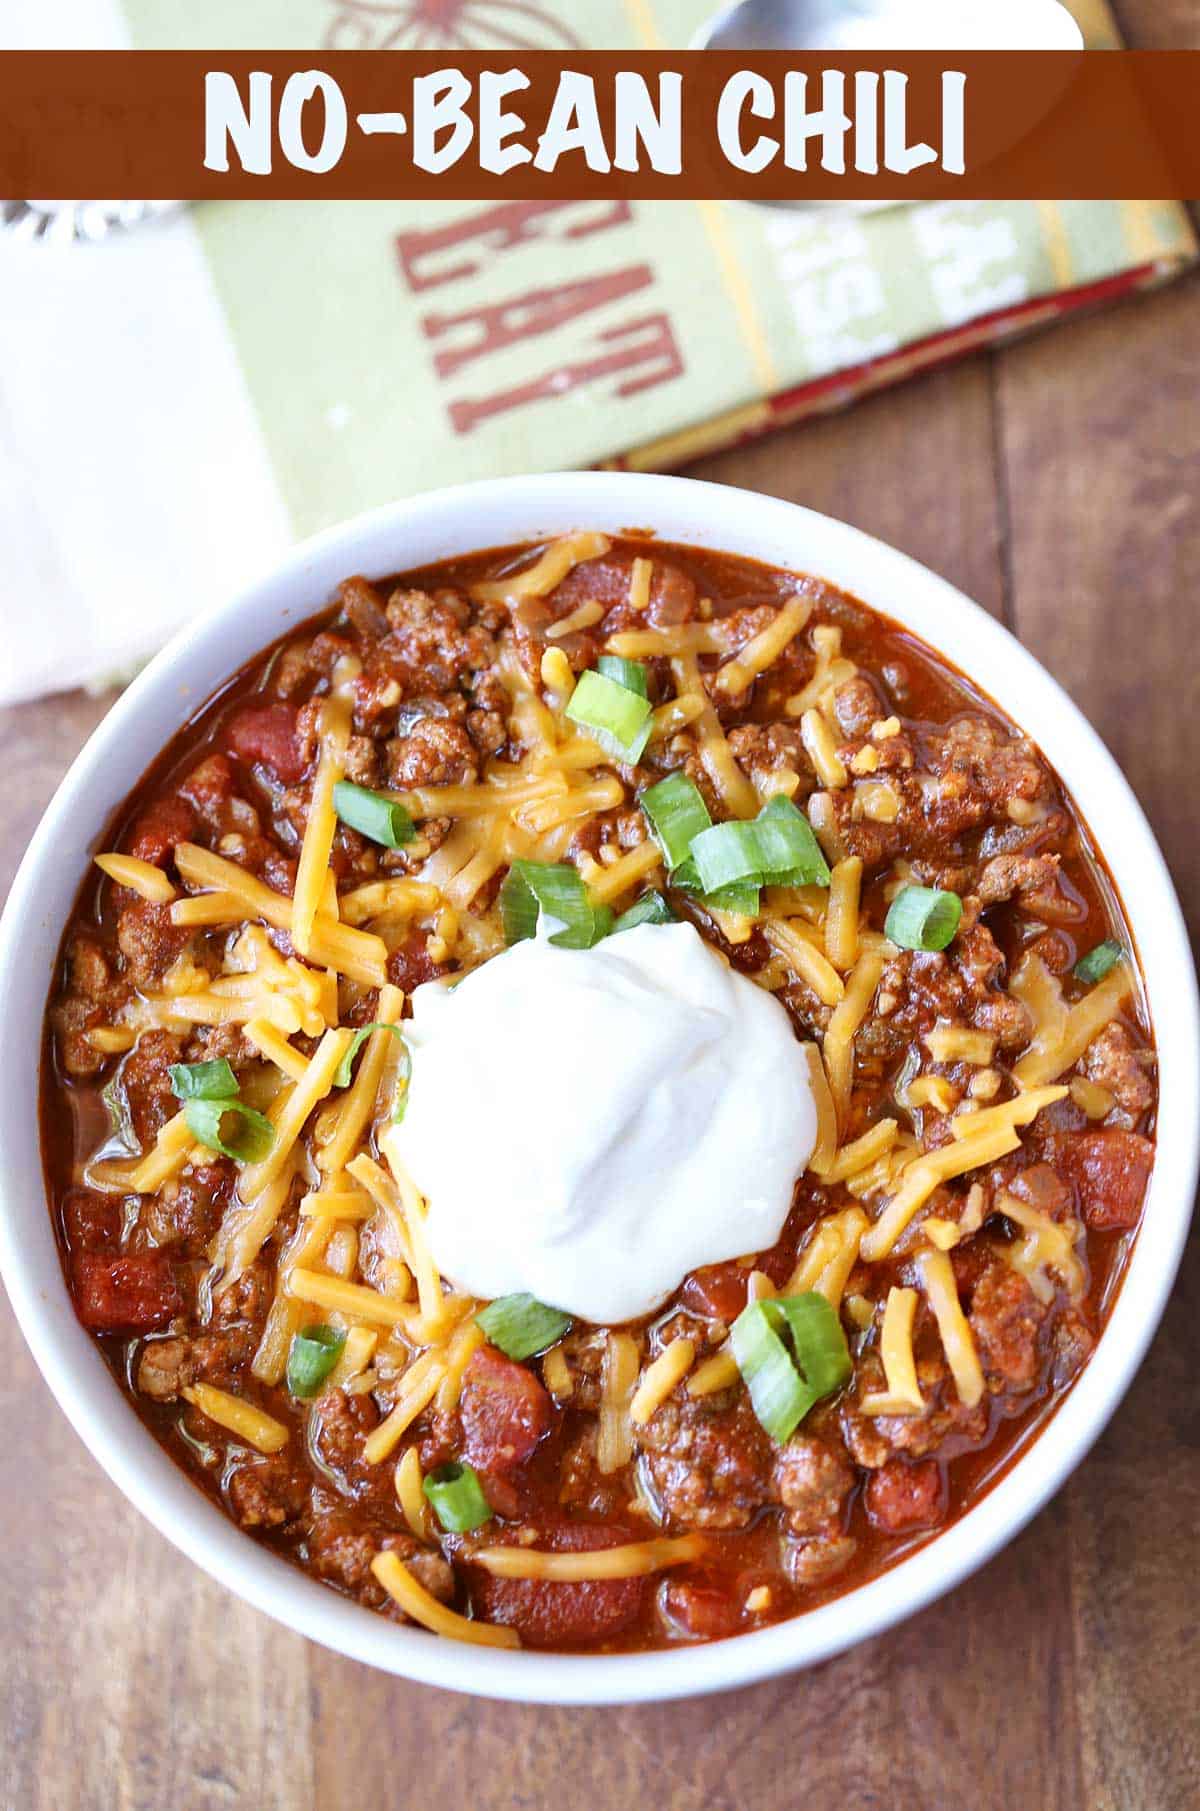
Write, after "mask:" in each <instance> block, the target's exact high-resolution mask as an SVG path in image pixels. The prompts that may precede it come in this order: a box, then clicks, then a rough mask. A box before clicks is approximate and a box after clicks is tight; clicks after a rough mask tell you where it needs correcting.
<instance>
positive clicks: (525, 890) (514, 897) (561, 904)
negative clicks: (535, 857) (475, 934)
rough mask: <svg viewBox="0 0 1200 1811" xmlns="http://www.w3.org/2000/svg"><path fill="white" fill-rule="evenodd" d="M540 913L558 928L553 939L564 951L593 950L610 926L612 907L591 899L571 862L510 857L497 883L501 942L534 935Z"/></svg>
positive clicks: (510, 942) (518, 939) (517, 940)
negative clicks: (599, 904) (511, 861)
mask: <svg viewBox="0 0 1200 1811" xmlns="http://www.w3.org/2000/svg"><path fill="white" fill-rule="evenodd" d="M543 913H545V915H546V917H547V919H552V920H553V921H554V923H555V924H556V925H557V927H558V928H557V929H556V930H554V931H553V932H552V934H551V937H550V941H551V943H554V944H557V945H558V947H559V948H560V949H564V950H588V949H591V947H592V945H593V944H594V943H599V941H600V939H601V937H606V936H607V935H608V933H609V931H610V930H611V929H612V925H613V914H612V909H611V907H609V906H594V905H593V904H592V902H591V900H590V899H589V898H588V895H587V888H586V887H585V886H584V884H583V881H582V880H581V879H580V876H579V870H578V869H577V868H573V867H572V866H571V864H570V862H545V861H515V862H513V864H512V866H511V867H510V868H509V870H508V873H507V874H506V875H505V877H504V884H503V886H502V887H501V888H500V917H501V919H502V921H503V924H504V939H505V942H506V943H509V944H513V943H520V942H522V941H523V940H524V939H525V938H526V937H534V936H536V935H537V927H538V920H539V918H540V917H541V916H542V914H543Z"/></svg>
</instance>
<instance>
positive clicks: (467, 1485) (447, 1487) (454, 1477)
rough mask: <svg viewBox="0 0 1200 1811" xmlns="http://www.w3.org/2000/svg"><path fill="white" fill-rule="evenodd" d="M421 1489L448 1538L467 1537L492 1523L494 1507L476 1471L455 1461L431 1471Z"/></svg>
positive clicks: (463, 1463)
mask: <svg viewBox="0 0 1200 1811" xmlns="http://www.w3.org/2000/svg"><path fill="white" fill-rule="evenodd" d="M421 1489H422V1490H423V1491H424V1492H425V1495H426V1496H427V1497H428V1498H429V1501H430V1502H431V1503H432V1505H433V1509H434V1513H435V1515H436V1516H437V1519H438V1521H439V1522H440V1523H441V1524H442V1527H443V1528H444V1529H445V1530H446V1533H447V1534H468V1533H469V1532H470V1530H471V1529H472V1528H482V1527H483V1524H484V1523H485V1522H490V1521H491V1519H492V1510H491V1505H490V1504H489V1502H488V1500H487V1498H486V1497H485V1496H484V1494H483V1486H482V1484H481V1483H480V1482H479V1475H478V1473H477V1472H476V1471H475V1468H474V1467H473V1466H471V1465H467V1464H466V1463H465V1462H460V1461H459V1460H457V1459H452V1460H451V1461H450V1463H449V1464H448V1465H439V1466H438V1468H437V1470H436V1471H431V1472H430V1474H429V1476H428V1477H427V1478H426V1479H425V1481H424V1482H423V1484H422V1485H421Z"/></svg>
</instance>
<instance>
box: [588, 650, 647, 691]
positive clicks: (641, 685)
mask: <svg viewBox="0 0 1200 1811" xmlns="http://www.w3.org/2000/svg"><path fill="white" fill-rule="evenodd" d="M596 671H597V672H598V673H599V674H600V675H601V677H602V678H604V679H612V680H615V681H616V683H617V684H618V685H623V686H624V687H625V689H626V691H628V692H636V693H637V695H638V697H639V698H648V697H649V696H650V675H649V673H647V671H646V669H645V667H644V666H643V665H642V663H641V661H640V660H626V659H625V657H624V655H622V654H601V656H600V658H599V660H598V661H597V662H596Z"/></svg>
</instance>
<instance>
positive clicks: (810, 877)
mask: <svg viewBox="0 0 1200 1811" xmlns="http://www.w3.org/2000/svg"><path fill="white" fill-rule="evenodd" d="M754 822H755V825H756V827H757V829H758V834H759V841H760V847H761V849H762V854H763V875H764V877H765V879H766V880H767V881H768V882H769V883H770V884H771V885H772V886H776V887H813V886H816V887H827V886H828V885H829V863H828V862H827V861H826V860H825V856H824V854H823V853H822V850H821V845H820V843H819V842H818V841H817V837H816V832H815V831H814V829H813V827H812V825H811V824H810V823H809V821H808V819H807V818H806V817H805V815H804V813H803V812H802V811H801V810H800V809H799V808H798V807H797V806H796V805H793V803H792V801H791V799H787V798H784V796H783V794H782V793H781V792H777V793H775V794H774V796H773V797H772V798H769V799H768V800H767V802H766V804H765V805H764V806H763V808H762V810H761V811H760V812H759V814H758V816H757V817H756V818H755V820H754Z"/></svg>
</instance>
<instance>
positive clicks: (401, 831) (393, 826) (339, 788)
mask: <svg viewBox="0 0 1200 1811" xmlns="http://www.w3.org/2000/svg"><path fill="white" fill-rule="evenodd" d="M333 809H334V810H335V811H336V812H337V815H338V816H339V817H340V818H341V820H342V822H343V824H349V826H350V828H351V830H357V831H358V833H359V835H360V836H365V837H366V838H367V839H368V841H370V842H372V843H382V844H383V846H384V848H385V849H399V848H402V847H403V845H404V844H405V843H411V842H412V839H413V837H414V836H415V835H416V834H417V832H416V826H415V825H414V823H413V821H412V819H411V818H410V817H409V815H408V813H407V811H406V810H405V809H404V807H403V805H398V804H397V803H396V801H395V799H387V798H385V797H384V796H383V794H382V793H381V792H372V791H371V789H370V787H368V786H356V785H355V784H354V781H353V780H339V781H338V783H337V785H336V786H335V787H334V789H333Z"/></svg>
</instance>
